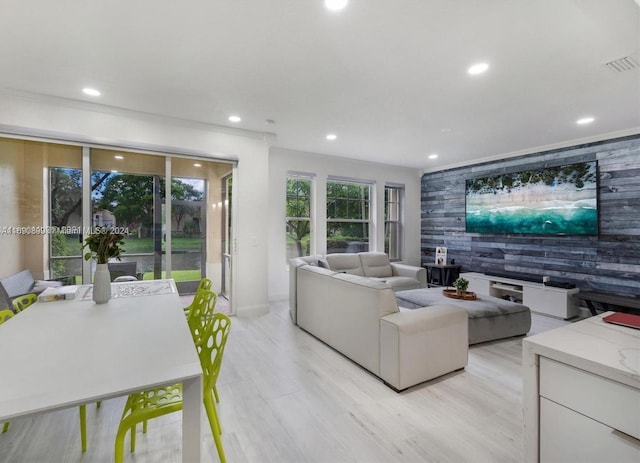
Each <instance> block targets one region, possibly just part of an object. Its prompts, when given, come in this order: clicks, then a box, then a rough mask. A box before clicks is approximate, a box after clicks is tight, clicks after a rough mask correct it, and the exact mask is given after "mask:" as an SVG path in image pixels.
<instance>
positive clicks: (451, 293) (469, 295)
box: [442, 289, 478, 301]
mask: <svg viewBox="0 0 640 463" xmlns="http://www.w3.org/2000/svg"><path fill="white" fill-rule="evenodd" d="M442 294H444V295H445V296H447V297H450V298H451V299H463V300H465V301H475V300H476V299H477V298H478V297H477V296H476V293H474V292H471V291H465V292H464V293H463V294H462V295H459V294H458V291H456V290H455V289H443V290H442Z"/></svg>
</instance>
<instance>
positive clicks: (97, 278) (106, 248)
mask: <svg viewBox="0 0 640 463" xmlns="http://www.w3.org/2000/svg"><path fill="white" fill-rule="evenodd" d="M123 245H124V235H123V234H121V233H115V232H114V230H113V228H108V227H95V228H94V229H93V230H92V231H91V234H90V235H89V236H87V237H86V238H85V240H84V244H83V245H82V249H85V248H88V250H89V252H87V253H86V254H85V255H84V260H89V259H95V261H96V272H95V274H94V275H93V300H94V302H95V303H96V304H104V303H105V302H107V301H109V299H111V275H110V274H109V259H117V260H120V256H121V255H122V254H123V253H124V252H125V250H124V249H123V247H122V246H123Z"/></svg>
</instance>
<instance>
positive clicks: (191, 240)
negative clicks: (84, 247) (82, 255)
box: [66, 235, 203, 254]
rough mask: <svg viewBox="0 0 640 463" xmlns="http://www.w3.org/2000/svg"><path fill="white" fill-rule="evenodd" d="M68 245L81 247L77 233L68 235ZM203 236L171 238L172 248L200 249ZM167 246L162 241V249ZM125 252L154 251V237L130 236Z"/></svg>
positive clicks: (125, 244)
mask: <svg viewBox="0 0 640 463" xmlns="http://www.w3.org/2000/svg"><path fill="white" fill-rule="evenodd" d="M66 239H67V246H68V248H69V249H70V250H74V251H75V250H77V249H78V248H79V247H80V243H79V242H78V236H77V235H66ZM202 240H203V238H201V237H199V236H178V237H174V238H173V239H172V240H171V249H172V250H173V251H199V250H200V249H202ZM164 248H165V242H164V241H163V242H162V249H163V250H164ZM124 249H125V251H126V252H125V254H126V253H129V254H139V253H145V252H153V238H152V237H147V238H135V237H133V236H129V237H127V238H125V240H124Z"/></svg>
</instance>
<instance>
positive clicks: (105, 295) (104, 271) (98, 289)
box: [93, 264, 111, 304]
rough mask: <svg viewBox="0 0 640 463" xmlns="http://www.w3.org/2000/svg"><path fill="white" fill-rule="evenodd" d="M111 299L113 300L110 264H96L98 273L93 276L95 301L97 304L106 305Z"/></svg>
mask: <svg viewBox="0 0 640 463" xmlns="http://www.w3.org/2000/svg"><path fill="white" fill-rule="evenodd" d="M109 299H111V274H110V273H109V264H96V272H95V273H94V274H93V301H94V302H95V303H96V304H105V303H106V302H109Z"/></svg>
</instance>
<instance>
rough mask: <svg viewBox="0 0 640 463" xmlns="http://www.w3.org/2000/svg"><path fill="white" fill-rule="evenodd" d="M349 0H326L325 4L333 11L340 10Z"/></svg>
mask: <svg viewBox="0 0 640 463" xmlns="http://www.w3.org/2000/svg"><path fill="white" fill-rule="evenodd" d="M347 3H349V0H324V6H325V7H326V8H327V9H328V10H331V11H340V10H342V9H344V7H346V6H347Z"/></svg>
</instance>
